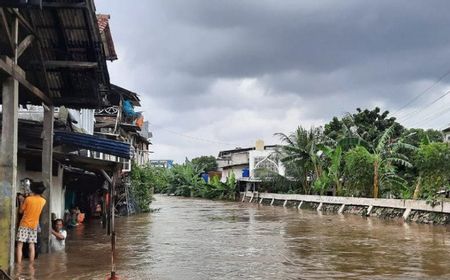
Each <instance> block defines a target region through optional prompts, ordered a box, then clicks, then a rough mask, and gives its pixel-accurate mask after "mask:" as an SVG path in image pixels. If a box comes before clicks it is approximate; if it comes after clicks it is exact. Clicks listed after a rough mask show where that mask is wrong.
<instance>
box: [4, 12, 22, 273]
mask: <svg viewBox="0 0 450 280" xmlns="http://www.w3.org/2000/svg"><path fill="white" fill-rule="evenodd" d="M18 33H19V21H18V19H17V18H15V19H14V20H13V23H12V28H11V43H12V45H13V49H14V58H13V61H14V63H15V64H17V38H18ZM2 102H3V106H2V108H3V112H2V133H1V144H0V269H2V270H4V271H7V272H8V273H10V274H12V272H13V267H14V244H15V243H14V240H15V231H16V225H15V223H16V192H17V186H16V184H17V144H18V107H19V83H18V81H17V80H15V79H13V78H12V77H8V78H6V79H5V80H4V81H3V83H2Z"/></svg>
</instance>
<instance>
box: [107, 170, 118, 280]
mask: <svg viewBox="0 0 450 280" xmlns="http://www.w3.org/2000/svg"><path fill="white" fill-rule="evenodd" d="M119 180H120V168H117V170H115V171H114V174H113V178H112V184H111V202H110V203H111V208H110V216H111V225H110V226H111V275H110V278H109V279H111V280H115V279H118V278H116V229H115V220H114V216H115V215H114V214H115V197H116V195H117V193H116V189H117V185H118V184H119Z"/></svg>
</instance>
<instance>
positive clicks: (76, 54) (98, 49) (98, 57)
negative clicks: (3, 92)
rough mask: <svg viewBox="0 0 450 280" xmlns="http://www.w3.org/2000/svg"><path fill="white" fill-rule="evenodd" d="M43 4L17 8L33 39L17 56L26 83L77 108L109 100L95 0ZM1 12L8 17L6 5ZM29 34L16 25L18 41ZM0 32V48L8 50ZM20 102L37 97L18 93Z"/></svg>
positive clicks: (57, 102)
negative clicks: (3, 11)
mask: <svg viewBox="0 0 450 280" xmlns="http://www.w3.org/2000/svg"><path fill="white" fill-rule="evenodd" d="M42 6H43V8H42V9H39V8H33V7H25V8H20V9H19V11H20V14H21V15H22V16H23V18H25V19H26V20H27V21H28V22H29V23H30V26H31V27H32V29H33V30H34V35H35V37H36V38H37V40H35V41H34V42H33V44H32V45H31V46H30V47H29V48H28V50H27V51H25V52H24V54H23V55H22V56H21V57H20V60H19V66H20V67H22V69H24V70H25V71H26V77H27V79H28V80H29V82H31V83H32V84H33V85H35V86H36V87H38V88H39V89H40V90H42V91H43V92H45V93H47V92H48V94H49V95H50V97H51V98H52V100H53V103H54V105H55V106H60V105H65V106H66V107H68V108H74V109H79V108H98V107H101V106H105V105H108V104H107V102H106V101H107V98H106V97H107V94H108V92H109V87H110V85H109V74H108V70H107V65H106V56H105V50H104V47H103V43H102V35H101V34H100V30H99V26H98V21H97V15H96V13H95V6H94V0H44V1H43V5H42ZM5 13H6V14H7V18H12V17H13V16H12V15H11V14H12V13H13V10H11V9H5ZM29 33H30V32H29V31H27V29H26V28H21V32H20V38H19V40H22V39H23V38H24V37H25V36H26V35H28V34H29ZM0 35H1V36H0V48H2V49H3V48H5V49H7V43H8V40H7V37H6V36H3V34H2V32H1V28H0ZM35 42H39V44H36V43H35ZM111 42H112V39H111ZM105 48H106V46H105ZM41 53H42V60H43V62H44V63H42V61H41V59H40V54H41ZM4 54H6V55H7V53H4ZM83 63H84V64H83ZM43 65H45V71H44V67H43ZM79 65H81V66H79ZM45 73H47V77H46V76H45ZM20 103H21V104H36V105H37V104H41V100H39V99H38V98H36V97H34V96H30V95H28V94H20Z"/></svg>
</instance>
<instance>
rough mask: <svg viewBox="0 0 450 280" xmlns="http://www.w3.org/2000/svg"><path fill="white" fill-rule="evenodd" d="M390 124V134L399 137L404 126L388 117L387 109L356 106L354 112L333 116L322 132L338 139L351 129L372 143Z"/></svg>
mask: <svg viewBox="0 0 450 280" xmlns="http://www.w3.org/2000/svg"><path fill="white" fill-rule="evenodd" d="M394 125H395V126H394ZM392 126H394V132H393V135H392V136H393V137H394V138H396V137H399V136H400V135H401V134H402V132H403V129H404V128H403V127H402V126H401V125H400V124H399V123H398V122H396V119H395V118H394V117H389V111H384V112H381V110H380V108H378V107H375V109H373V110H369V109H365V110H362V109H360V108H357V109H356V113H353V114H350V113H349V114H346V115H345V116H344V117H343V118H341V119H339V118H337V117H334V118H333V119H332V121H331V122H329V123H328V124H326V125H325V130H324V133H325V135H326V136H328V137H330V138H332V139H334V140H338V139H340V138H343V137H348V134H347V132H348V131H349V130H352V133H354V134H357V135H359V136H360V137H361V138H362V139H364V140H365V141H366V142H368V143H373V142H374V141H376V139H378V138H379V137H380V135H382V134H383V132H384V131H386V129H388V128H389V127H392Z"/></svg>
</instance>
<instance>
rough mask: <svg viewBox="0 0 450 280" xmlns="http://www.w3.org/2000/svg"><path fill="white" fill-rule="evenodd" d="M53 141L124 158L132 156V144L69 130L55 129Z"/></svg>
mask: <svg viewBox="0 0 450 280" xmlns="http://www.w3.org/2000/svg"><path fill="white" fill-rule="evenodd" d="M53 141H54V142H55V143H59V144H66V145H70V146H73V147H77V148H80V149H87V150H91V151H97V152H100V153H105V154H108V155H113V156H118V157H121V158H124V159H130V158H131V148H130V144H129V143H126V142H120V141H115V140H110V139H105V138H100V137H97V136H93V135H89V134H83V133H76V132H68V131H55V135H54V137H53Z"/></svg>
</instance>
